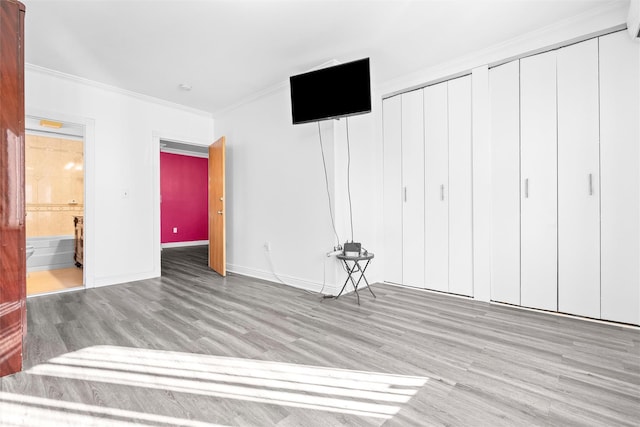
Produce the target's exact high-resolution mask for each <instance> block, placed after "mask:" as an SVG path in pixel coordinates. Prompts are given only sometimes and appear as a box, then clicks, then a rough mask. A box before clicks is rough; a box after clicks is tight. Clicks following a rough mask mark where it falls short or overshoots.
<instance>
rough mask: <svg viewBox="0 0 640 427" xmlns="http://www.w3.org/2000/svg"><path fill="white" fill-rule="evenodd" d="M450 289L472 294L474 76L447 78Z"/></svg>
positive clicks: (459, 292)
mask: <svg viewBox="0 0 640 427" xmlns="http://www.w3.org/2000/svg"><path fill="white" fill-rule="evenodd" d="M448 110H449V171H448V172H449V191H448V195H449V292H451V293H454V294H459V295H468V296H472V295H473V237H472V236H473V229H472V224H473V212H472V210H473V206H472V186H471V183H472V176H471V173H472V169H471V164H472V158H471V76H465V77H460V78H457V79H454V80H450V81H449V82H448Z"/></svg>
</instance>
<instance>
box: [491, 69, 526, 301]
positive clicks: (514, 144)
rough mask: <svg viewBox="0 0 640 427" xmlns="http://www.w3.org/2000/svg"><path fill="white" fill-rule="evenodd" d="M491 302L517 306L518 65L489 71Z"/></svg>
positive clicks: (518, 192)
mask: <svg viewBox="0 0 640 427" xmlns="http://www.w3.org/2000/svg"><path fill="white" fill-rule="evenodd" d="M489 90H490V96H491V152H492V154H491V171H492V177H491V179H492V183H491V186H492V195H491V197H492V230H491V299H492V300H494V301H500V302H506V303H509V304H516V305H520V62H519V61H513V62H510V63H508V64H504V65H501V66H499V67H495V68H492V69H491V70H490V71H489Z"/></svg>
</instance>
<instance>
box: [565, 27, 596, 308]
mask: <svg viewBox="0 0 640 427" xmlns="http://www.w3.org/2000/svg"><path fill="white" fill-rule="evenodd" d="M557 59H558V66H557V73H558V311H562V312H565V313H571V314H578V315H581V316H588V317H594V318H599V317H600V165H599V162H600V147H599V123H598V122H599V101H598V40H597V39H591V40H587V41H585V42H582V43H578V44H574V45H572V46H568V47H566V48H563V49H560V50H558V54H557Z"/></svg>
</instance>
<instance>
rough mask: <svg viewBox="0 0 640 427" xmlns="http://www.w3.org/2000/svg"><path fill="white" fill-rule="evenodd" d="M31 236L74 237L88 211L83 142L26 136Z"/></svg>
mask: <svg viewBox="0 0 640 427" xmlns="http://www.w3.org/2000/svg"><path fill="white" fill-rule="evenodd" d="M25 165H26V171H25V172H26V186H25V198H26V208H27V224H26V225H27V227H26V228H27V230H26V231H27V237H40V236H62V235H73V234H74V224H73V217H74V216H81V215H82V214H83V211H84V171H83V168H84V153H83V142H82V141H81V140H73V139H65V138H56V137H50V136H41V135H30V134H27V135H26V147H25Z"/></svg>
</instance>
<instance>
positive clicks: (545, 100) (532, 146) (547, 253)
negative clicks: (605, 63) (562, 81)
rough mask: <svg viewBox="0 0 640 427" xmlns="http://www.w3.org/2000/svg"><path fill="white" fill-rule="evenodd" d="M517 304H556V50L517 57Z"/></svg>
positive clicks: (550, 307)
mask: <svg viewBox="0 0 640 427" xmlns="http://www.w3.org/2000/svg"><path fill="white" fill-rule="evenodd" d="M520 106H521V108H520V124H521V125H520V150H521V151H520V154H521V160H520V161H521V163H520V165H521V185H522V187H521V194H522V197H521V198H520V200H521V207H520V211H521V221H522V223H521V262H522V264H521V266H522V268H521V280H520V283H521V286H520V291H521V304H522V305H523V306H526V307H534V308H540V309H543V310H553V311H555V310H557V309H558V304H557V301H558V283H557V259H558V257H557V248H558V246H557V245H558V234H557V233H558V227H557V212H558V209H557V193H558V191H557V190H558V188H557V124H556V52H555V51H552V52H547V53H543V54H540V55H535V56H531V57H528V58H524V59H521V60H520Z"/></svg>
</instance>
